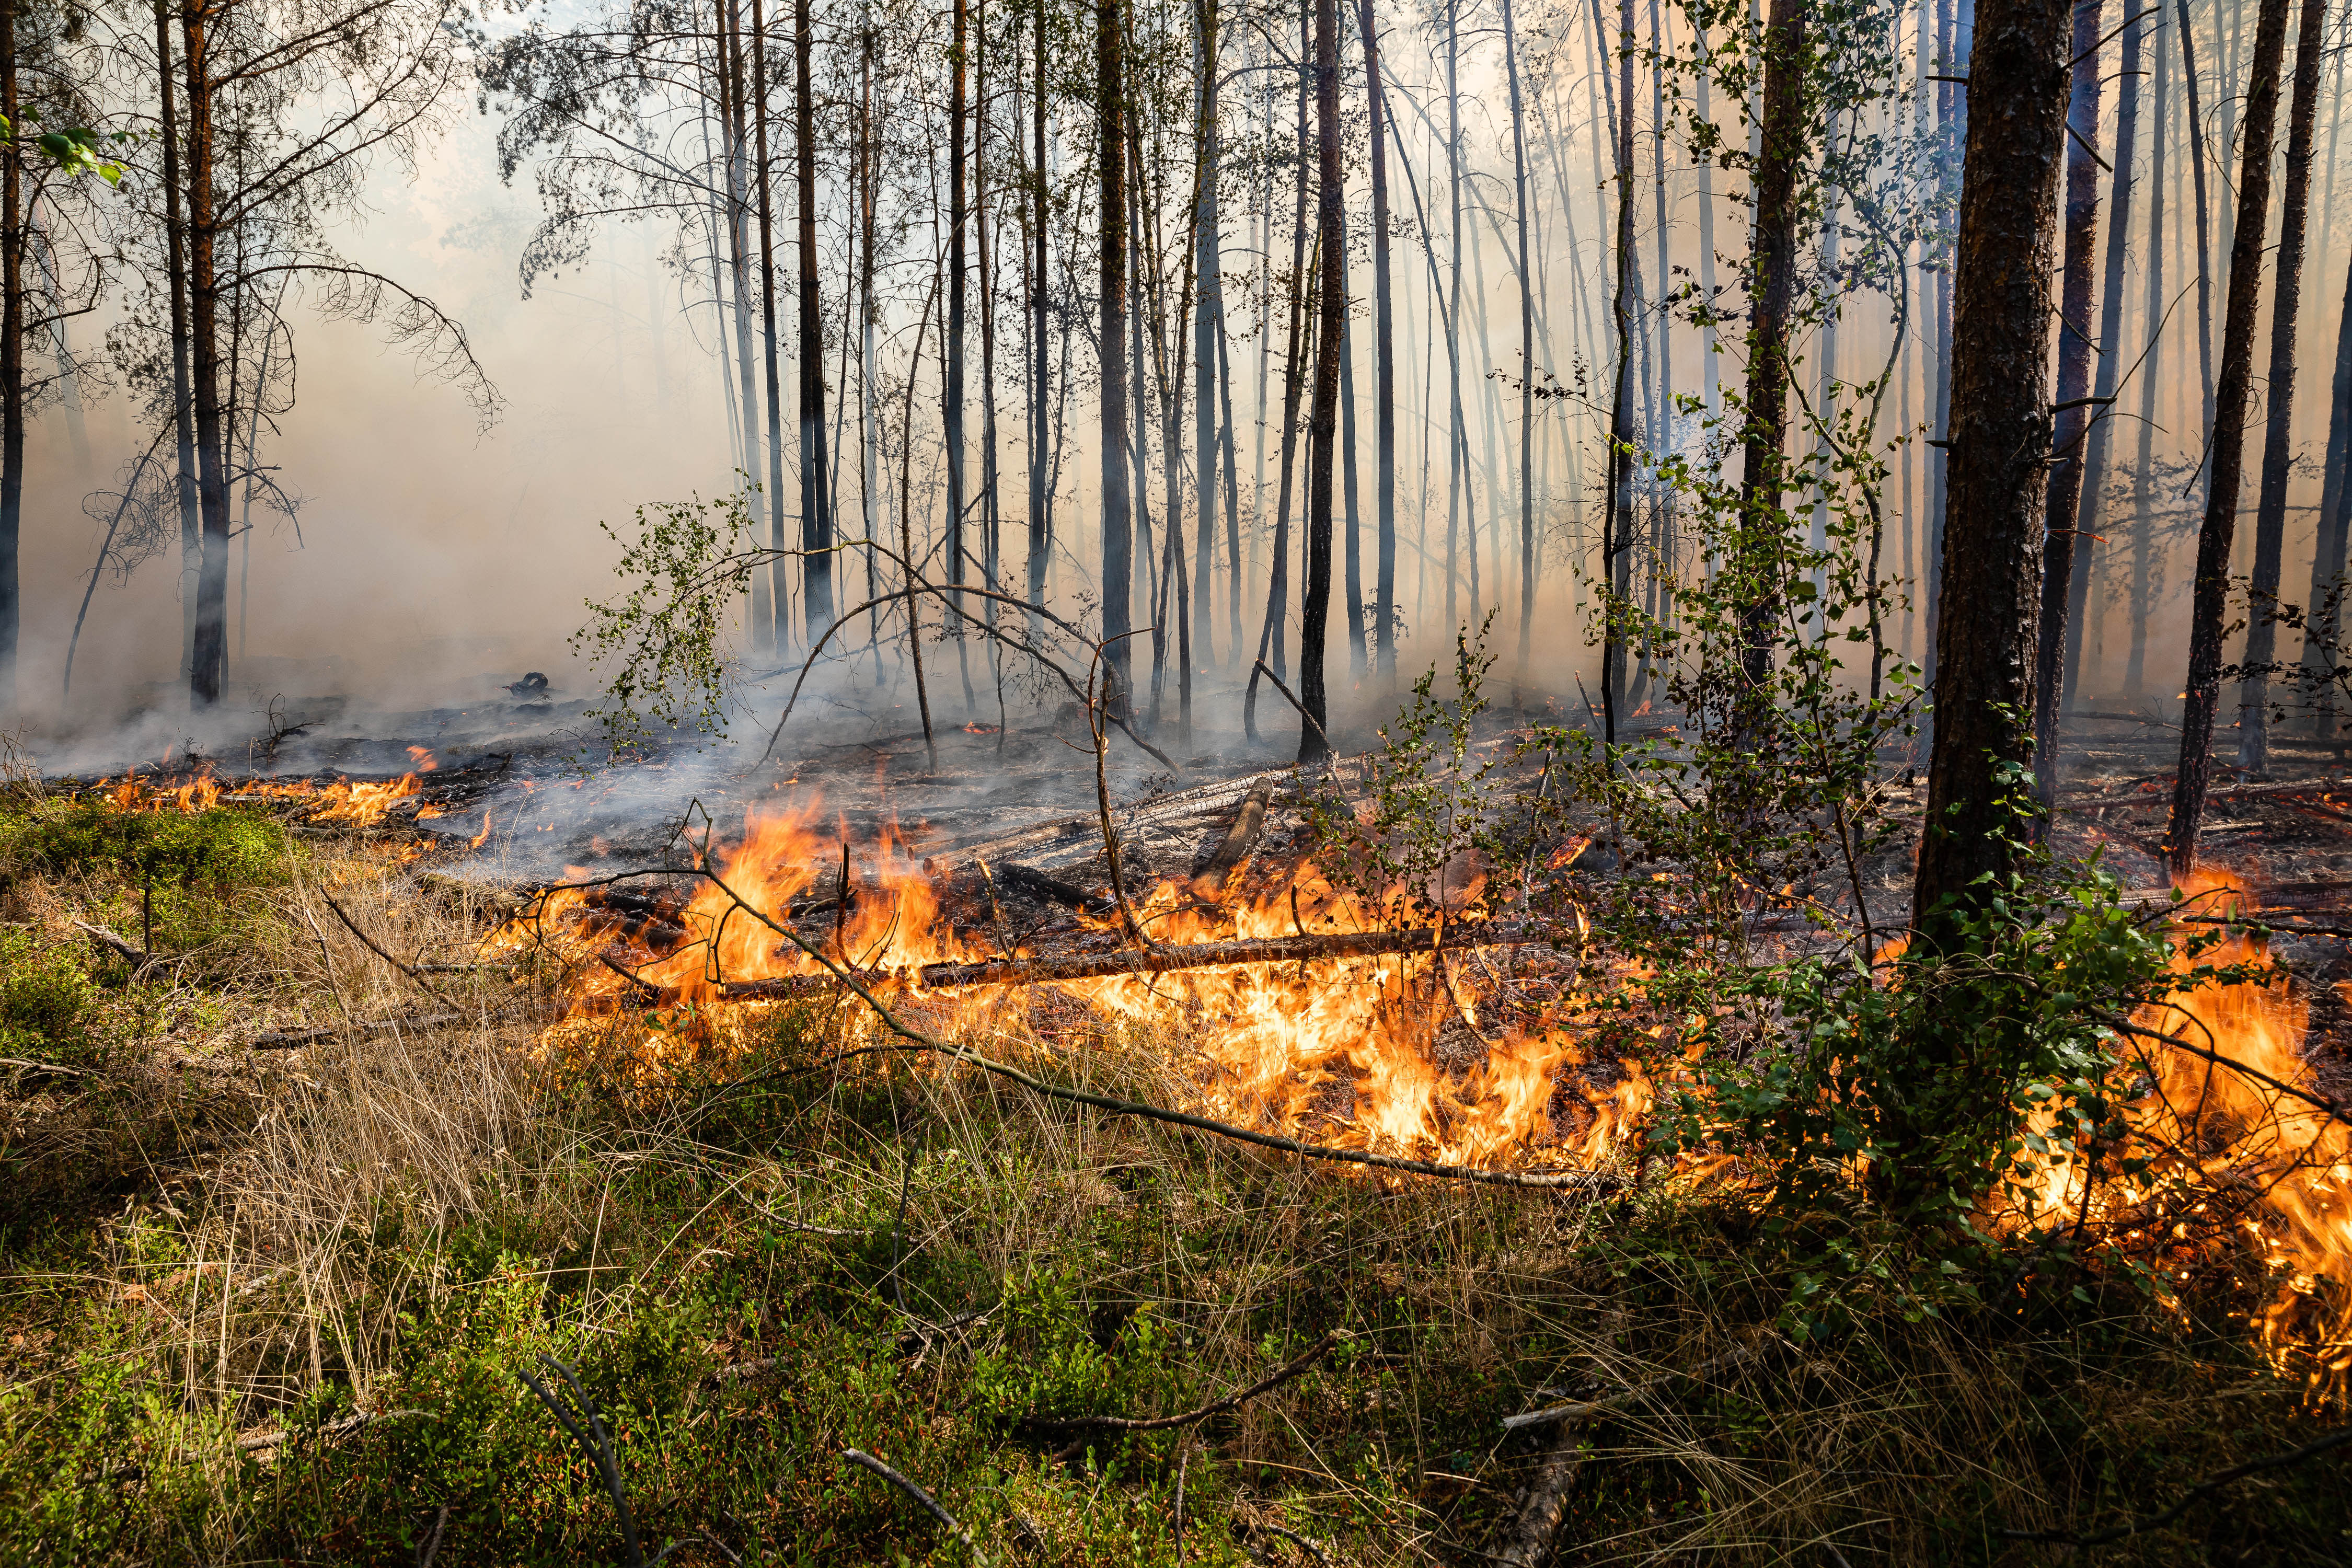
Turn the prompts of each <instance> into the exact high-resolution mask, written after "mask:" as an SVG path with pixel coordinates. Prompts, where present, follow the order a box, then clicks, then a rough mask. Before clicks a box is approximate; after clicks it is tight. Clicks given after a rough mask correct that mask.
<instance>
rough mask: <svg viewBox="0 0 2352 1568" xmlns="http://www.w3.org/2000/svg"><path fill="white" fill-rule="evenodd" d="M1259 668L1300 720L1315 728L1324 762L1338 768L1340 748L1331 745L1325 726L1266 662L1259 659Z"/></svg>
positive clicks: (1259, 671)
mask: <svg viewBox="0 0 2352 1568" xmlns="http://www.w3.org/2000/svg"><path fill="white" fill-rule="evenodd" d="M1257 668H1258V673H1259V674H1261V675H1263V676H1265V678H1266V679H1268V680H1270V681H1272V682H1273V683H1274V689H1276V691H1279V692H1281V693H1282V695H1283V699H1284V700H1286V701H1287V702H1288V703H1289V704H1290V705H1291V706H1292V707H1293V708H1296V709H1297V710H1298V716H1299V718H1301V719H1303V720H1305V721H1307V723H1308V724H1309V725H1312V726H1313V727H1314V731H1315V738H1316V739H1317V740H1318V741H1320V742H1323V760H1324V761H1325V762H1326V763H1329V764H1331V765H1332V766H1333V767H1334V768H1336V767H1337V765H1338V764H1337V761H1336V759H1337V758H1338V756H1339V751H1338V748H1336V747H1334V746H1333V745H1332V744H1331V737H1330V736H1328V735H1327V734H1325V733H1324V732H1323V726H1322V724H1321V723H1320V722H1318V721H1317V720H1316V717H1315V715H1314V714H1312V713H1309V712H1308V711H1307V704H1306V703H1304V702H1301V701H1300V700H1298V699H1297V697H1296V696H1294V695H1293V694H1292V693H1291V689H1290V688H1288V687H1287V686H1285V685H1284V684H1283V683H1282V677H1280V676H1278V675H1276V674H1275V672H1274V671H1272V670H1270V669H1268V668H1266V667H1265V660H1264V659H1259V660H1258V661H1257Z"/></svg>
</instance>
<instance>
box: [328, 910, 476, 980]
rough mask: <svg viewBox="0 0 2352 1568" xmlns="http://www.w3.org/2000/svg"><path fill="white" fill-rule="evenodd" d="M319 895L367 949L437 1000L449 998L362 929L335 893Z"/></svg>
mask: <svg viewBox="0 0 2352 1568" xmlns="http://www.w3.org/2000/svg"><path fill="white" fill-rule="evenodd" d="M319 897H320V899H322V900H325V901H326V905H327V907H328V908H329V909H331V910H334V911H335V918H336V919H337V920H339V921H342V922H343V929H344V930H345V931H350V932H351V933H352V935H353V936H355V937H357V938H359V939H360V941H361V942H362V943H364V944H365V945H366V947H367V950H368V951H369V952H373V953H374V954H375V955H376V956H377V957H378V958H381V959H383V961H384V962H385V963H389V964H391V965H392V966H393V967H394V969H397V970H399V971H400V972H401V973H403V974H405V975H407V976H408V978H409V979H411V980H413V981H415V983H416V984H418V985H419V986H421V987H423V988H424V990H425V993H426V994H429V995H431V996H433V997H434V998H435V999H436V1000H438V1001H443V1002H446V1001H447V1000H448V998H447V997H446V996H444V995H442V994H441V993H440V991H439V990H438V989H436V987H435V986H434V984H433V983H432V982H431V981H429V980H427V979H425V976H423V975H422V974H419V973H417V972H416V971H415V969H412V968H411V967H409V966H408V965H407V964H405V963H401V962H400V960H398V959H396V958H394V957H393V956H392V954H390V953H389V952H385V951H384V950H383V947H382V946H380V945H379V944H378V943H377V942H376V940H375V938H373V937H372V936H370V935H368V933H367V932H366V931H362V930H361V929H360V922H359V921H355V920H353V919H352V917H351V916H350V914H349V913H347V912H346V911H345V910H344V909H343V906H342V905H341V904H339V903H337V902H335V900H334V895H333V894H331V893H324V892H322V893H320V895H319Z"/></svg>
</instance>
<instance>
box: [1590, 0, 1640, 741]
mask: <svg viewBox="0 0 2352 1568" xmlns="http://www.w3.org/2000/svg"><path fill="white" fill-rule="evenodd" d="M1599 3H1600V0H1594V11H1593V16H1594V20H1595V26H1596V27H1597V26H1598V22H1599V17H1600V10H1599ZM1617 72H1618V75H1617V83H1618V91H1617V101H1618V104H1619V105H1620V107H1619V109H1618V111H1617V116H1616V125H1615V127H1614V129H1615V131H1616V132H1617V256H1616V271H1617V276H1616V294H1615V303H1614V307H1613V309H1614V314H1615V317H1616V330H1617V345H1616V347H1617V366H1616V383H1615V387H1614V391H1613V395H1612V396H1611V398H1610V400H1609V495H1608V500H1607V502H1606V510H1604V511H1603V513H1602V516H1601V583H1602V584H1603V585H1604V587H1605V589H1606V591H1607V594H1608V595H1609V602H1608V603H1606V604H1604V605H1603V606H1602V611H1601V616H1602V619H1601V739H1602V742H1603V743H1604V744H1607V745H1612V746H1613V745H1615V744H1616V743H1617V699H1618V695H1619V692H1618V688H1619V687H1620V686H1622V684H1623V682H1624V678H1625V639H1624V637H1623V635H1622V617H1621V616H1620V613H1619V605H1618V603H1617V600H1618V598H1619V597H1621V596H1622V594H1623V593H1624V584H1623V583H1622V579H1621V572H1622V563H1623V560H1624V556H1625V531H1626V528H1627V526H1628V523H1629V521H1631V520H1630V519H1629V518H1628V517H1627V515H1626V514H1627V513H1628V512H1630V511H1631V510H1633V509H1632V506H1631V504H1630V503H1631V501H1632V500H1633V497H1632V494H1631V491H1632V489H1633V451H1632V447H1633V314H1632V310H1633V300H1632V299H1631V297H1630V295H1629V292H1628V291H1629V290H1630V289H1632V287H1633V261H1634V258H1633V0H1618V3H1617Z"/></svg>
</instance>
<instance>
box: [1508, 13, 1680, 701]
mask: <svg viewBox="0 0 2352 1568" xmlns="http://www.w3.org/2000/svg"><path fill="white" fill-rule="evenodd" d="M1503 64H1504V67H1505V68H1506V72H1507V75H1508V77H1509V79H1510V87H1511V188H1512V191H1513V193H1514V194H1515V195H1516V196H1517V205H1518V226H1519V227H1518V237H1519V672H1518V679H1521V680H1524V679H1527V677H1528V673H1529V671H1530V670H1531V669H1532V668H1534V667H1533V665H1532V664H1531V663H1530V658H1531V657H1532V649H1533V647H1534V642H1533V638H1534V637H1535V620H1536V500H1535V496H1536V489H1535V486H1536V475H1535V450H1536V315H1535V310H1536V291H1535V274H1534V273H1533V272H1532V271H1531V270H1529V268H1528V132H1527V111H1526V109H1525V106H1524V105H1523V104H1522V102H1521V100H1520V97H1519V43H1518V34H1517V31H1516V30H1515V28H1514V26H1513V25H1512V17H1511V0H1503ZM1658 243H1659V245H1660V246H1662V247H1663V246H1664V244H1665V238H1664V236H1663V235H1662V236H1660V237H1659V240H1658Z"/></svg>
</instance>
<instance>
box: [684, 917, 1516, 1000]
mask: <svg viewBox="0 0 2352 1568" xmlns="http://www.w3.org/2000/svg"><path fill="white" fill-rule="evenodd" d="M1539 940H1541V939H1540V938H1537V937H1532V936H1498V935H1496V934H1495V933H1493V932H1491V931H1485V930H1482V929H1481V928H1478V927H1475V926H1474V927H1471V928H1470V929H1468V930H1467V931H1464V930H1458V929H1457V930H1449V931H1446V932H1445V933H1444V935H1443V936H1442V937H1441V936H1440V935H1438V933H1437V932H1436V931H1433V930H1429V931H1424V930H1419V929H1415V930H1411V931H1331V932H1326V933H1323V934H1319V935H1308V936H1280V937H1261V938H1249V939H1245V940H1243V941H1237V942H1192V943H1191V944H1189V945H1186V946H1181V947H1160V948H1151V949H1148V950H1145V951H1140V952H1139V951H1135V950H1132V949H1129V950H1123V951H1120V952H1083V953H1076V954H1072V955H1070V956H1068V957H1064V958H1007V959H992V960H990V961H989V962H986V963H926V964H923V965H922V966H920V967H919V968H917V969H912V970H899V971H890V972H886V973H877V972H875V971H873V970H864V971H856V972H854V973H856V974H857V975H858V976H859V977H860V978H862V979H864V980H865V981H866V982H867V983H869V984H877V985H880V984H887V983H889V982H891V981H894V980H900V981H906V982H908V983H910V984H915V985H919V986H920V987H922V988H923V989H924V990H927V991H938V990H948V989H952V988H958V987H962V986H971V985H1050V984H1055V983H1058V982H1061V981H1067V980H1098V979H1101V978H1103V977H1104V976H1106V975H1112V974H1167V973H1173V972H1175V971H1178V970H1184V969H1215V968H1220V967H1223V966H1224V965H1227V964H1236V963H1297V962H1303V961H1310V960H1314V959H1326V958H1375V957H1380V956H1382V955H1385V954H1390V953H1399V952H1436V951H1439V950H1441V949H1444V950H1447V951H1452V950H1454V949H1458V948H1472V947H1510V946H1517V945H1520V944H1523V943H1527V942H1537V941H1539ZM839 973H840V974H841V977H843V978H846V977H847V975H848V974H849V973H853V972H849V971H842V972H839ZM830 983H831V982H830V980H829V978H828V977H827V976H825V975H823V974H792V975H783V976H779V977H777V978H774V979H769V980H732V981H729V982H728V983H727V984H724V985H721V986H720V987H719V994H720V995H721V996H723V997H726V998H727V999H728V1000H730V1001H738V1002H751V1001H760V1000H762V999H772V998H777V997H784V996H800V995H805V994H808V993H810V992H812V991H818V990H822V989H824V987H825V986H826V985H827V984H830Z"/></svg>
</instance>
